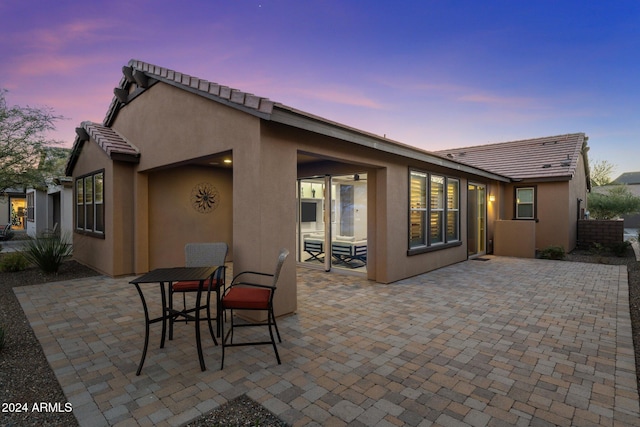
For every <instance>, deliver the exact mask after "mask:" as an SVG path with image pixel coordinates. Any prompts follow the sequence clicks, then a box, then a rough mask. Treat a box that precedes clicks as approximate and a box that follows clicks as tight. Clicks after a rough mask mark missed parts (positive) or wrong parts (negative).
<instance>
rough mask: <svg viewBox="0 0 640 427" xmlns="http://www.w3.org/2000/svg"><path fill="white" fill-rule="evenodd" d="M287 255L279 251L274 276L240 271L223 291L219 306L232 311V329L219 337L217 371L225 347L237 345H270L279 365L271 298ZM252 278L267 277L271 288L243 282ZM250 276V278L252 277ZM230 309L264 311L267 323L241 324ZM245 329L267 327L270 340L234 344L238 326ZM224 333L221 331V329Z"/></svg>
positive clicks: (276, 327)
mask: <svg viewBox="0 0 640 427" xmlns="http://www.w3.org/2000/svg"><path fill="white" fill-rule="evenodd" d="M288 255H289V251H288V250H287V249H282V250H281V251H280V254H279V255H278V263H277V264H276V268H275V272H273V273H262V272H256V271H243V272H242V273H239V274H236V275H235V277H234V278H233V281H232V282H231V285H230V286H229V287H228V288H227V289H226V291H225V292H224V294H223V296H222V299H221V302H220V305H221V308H222V310H223V311H225V312H226V310H230V311H231V328H230V329H229V331H228V332H227V333H226V335H225V336H224V337H223V338H222V361H221V363H220V369H223V368H224V353H225V348H227V347H237V346H246V345H266V344H271V345H272V346H273V351H274V352H275V353H276V359H277V360H278V365H279V364H281V362H280V355H279V354H278V348H277V347H276V341H275V338H274V335H273V330H272V327H273V328H275V330H276V334H277V336H278V341H279V342H282V339H281V338H280V331H278V325H277V324H276V316H275V315H274V313H273V296H274V294H275V291H276V285H277V283H278V278H279V277H280V271H281V270H282V265H283V264H284V261H285V260H286V259H287V256H288ZM248 276H249V278H251V279H254V280H255V279H258V278H260V277H267V278H270V279H271V284H270V285H264V284H260V283H255V282H254V281H246V280H248V279H245V277H248ZM251 276H252V277H251ZM233 310H259V311H266V312H267V320H266V322H248V321H247V322H243V323H238V324H236V322H234V317H233ZM247 326H254V327H255V326H267V327H268V328H269V336H270V338H271V339H270V340H269V341H251V342H241V343H234V342H233V330H234V328H238V327H247ZM223 330H224V328H223Z"/></svg>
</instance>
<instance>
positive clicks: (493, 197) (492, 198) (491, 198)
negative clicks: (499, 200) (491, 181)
mask: <svg viewBox="0 0 640 427" xmlns="http://www.w3.org/2000/svg"><path fill="white" fill-rule="evenodd" d="M489 201H490V202H495V201H496V196H494V195H493V194H491V195H490V196H489Z"/></svg>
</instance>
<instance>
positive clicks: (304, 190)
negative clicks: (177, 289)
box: [67, 60, 588, 314]
mask: <svg viewBox="0 0 640 427" xmlns="http://www.w3.org/2000/svg"><path fill="white" fill-rule="evenodd" d="M123 74H124V77H123V78H122V79H121V81H120V84H119V86H118V87H117V88H116V89H115V98H114V99H113V101H112V103H111V105H110V107H109V109H108V111H107V114H106V117H105V119H104V122H103V123H92V122H83V123H82V124H81V126H80V127H79V128H77V130H76V131H77V137H76V140H75V142H74V146H73V149H72V154H71V156H70V158H69V161H68V163H67V175H68V176H72V177H73V179H74V189H75V195H74V203H75V204H74V225H73V226H74V231H75V233H74V247H75V248H82V250H81V251H76V252H74V257H75V258H76V259H77V260H78V261H80V262H82V263H84V264H87V265H90V266H91V267H93V268H96V269H98V270H100V271H102V272H104V273H107V274H109V275H113V276H120V275H129V274H137V273H143V272H146V271H149V270H150V269H153V268H157V267H169V266H179V265H184V245H185V244H186V243H188V242H205V241H224V242H227V243H228V244H229V247H230V250H229V256H228V260H229V261H233V264H234V270H238V271H241V270H246V269H250V270H270V269H272V268H273V267H274V263H275V260H276V257H277V254H278V251H279V249H280V248H281V247H286V248H289V249H291V251H292V252H293V253H295V261H297V262H298V263H300V265H306V266H309V267H310V268H314V267H315V268H318V269H322V270H327V271H328V270H334V269H347V270H349V271H354V272H355V271H358V272H362V274H364V275H366V277H368V278H369V279H370V280H374V281H377V282H382V283H390V282H394V281H397V280H400V279H403V278H407V277H411V276H414V275H417V274H421V273H424V272H427V271H430V270H433V269H437V268H440V267H443V266H446V265H449V264H453V263H456V262H460V261H463V260H466V259H468V258H469V257H473V256H480V255H483V254H485V253H487V252H488V251H490V247H488V245H487V242H488V241H491V240H494V228H495V225H494V224H496V223H498V222H500V221H498V220H502V219H505V218H506V219H508V220H509V221H507V222H508V223H511V222H514V223H516V225H518V226H519V225H520V224H529V227H528V228H529V229H528V230H527V231H526V233H529V234H531V233H532V232H533V237H531V236H529V237H528V238H529V239H530V240H531V238H533V239H534V240H537V239H538V234H543V235H544V236H545V237H544V238H541V240H540V242H541V244H543V245H546V244H547V243H549V244H550V243H556V244H563V245H566V247H567V248H568V249H569V248H571V245H572V244H574V243H575V230H574V229H573V228H572V227H573V226H574V225H575V216H576V211H578V210H579V209H580V207H581V206H583V205H579V204H578V202H577V199H578V198H582V199H583V200H586V188H587V182H588V180H587V179H586V169H585V164H586V163H585V159H584V154H585V153H586V137H585V136H584V135H583V134H574V135H568V136H561V137H555V138H550V139H548V141H547V140H546V139H544V140H538V141H539V142H538V145H536V146H534V147H532V150H533V151H534V152H536V153H537V152H540V153H545V154H544V157H545V160H544V162H545V163H544V164H546V162H550V163H551V164H552V166H551V167H549V168H546V167H543V165H544V164H542V165H539V168H540V169H541V170H542V171H543V172H551V171H552V170H555V169H556V168H558V169H560V170H562V171H563V175H562V177H560V176H557V175H556V174H553V175H552V174H549V175H548V176H545V175H541V176H540V177H536V179H535V180H530V178H529V176H528V175H527V176H522V175H520V174H519V172H518V171H517V170H505V171H500V170H497V169H493V170H491V169H489V166H491V165H480V166H477V165H473V164H472V163H470V162H468V161H467V158H465V157H464V156H459V155H456V154H455V153H451V157H447V156H446V155H444V156H443V155H438V154H434V153H430V152H427V151H424V150H420V149H417V148H415V147H411V146H408V145H404V144H401V143H398V142H395V141H391V140H389V139H386V138H384V137H382V136H378V135H373V134H370V133H367V132H364V131H361V130H358V129H354V128H350V127H348V126H345V125H342V124H340V123H336V122H332V121H329V120H326V119H323V118H320V117H317V116H314V115H312V114H309V113H306V112H303V111H299V110H296V109H294V108H291V107H288V106H285V105H282V104H279V103H275V102H273V101H271V100H269V99H266V98H262V97H259V96H255V95H252V94H249V93H245V92H241V91H239V90H236V89H231V88H229V87H226V86H221V85H219V84H217V83H212V82H209V81H207V80H203V79H199V78H196V77H192V76H189V75H186V74H182V73H179V72H176V71H173V70H169V69H166V68H162V67H158V66H155V65H151V64H148V63H144V62H141V61H136V60H132V61H130V62H129V64H128V66H126V67H123ZM545 141H547V142H548V143H543V142H545ZM558 146H562V147H565V146H566V147H567V148H566V150H565V149H564V148H563V150H562V151H561V152H560V151H558V152H556V151H555V149H556V148H557V147H558ZM569 146H571V147H572V148H571V149H569ZM551 152H553V153H554V156H551V155H550V153H551ZM565 152H566V153H565ZM547 153H548V154H549V156H547V155H546V154H547ZM458 154H459V153H458ZM521 154H522V155H525V156H526V155H527V153H521ZM556 154H557V155H559V156H562V158H557V157H556V156H555V155H556ZM567 154H568V155H569V158H567ZM547 157H548V158H547ZM552 157H553V158H552ZM469 158H470V157H469ZM527 160H528V161H529V162H530V163H533V159H532V158H531V157H529V158H528V159H527ZM498 161H501V160H500V158H498ZM565 163H568V165H566V166H565V165H564V164H565ZM510 174H511V175H513V176H510ZM531 176H533V175H531ZM528 189H533V191H532V192H531V191H527V190H528ZM516 193H518V195H519V197H520V201H519V202H516V201H515V194H516ZM527 197H528V199H527ZM550 204H552V205H553V206H554V208H550V207H549V206H550ZM512 207H513V208H512ZM513 209H516V212H517V213H516V214H515V216H516V217H518V218H519V220H518V221H511V220H512V219H513V217H514V215H512V211H513ZM550 211H552V212H553V213H549V212H550ZM507 212H509V214H508V215H507ZM571 212H573V215H570V214H571ZM535 221H538V222H537V223H536V222H535ZM532 224H533V225H532ZM548 229H551V233H555V236H557V239H551V238H550V237H547V234H548V233H550V232H549V231H548ZM516 230H517V228H516ZM531 230H533V231H531ZM524 233H525V232H523V235H518V234H515V235H508V236H503V239H505V240H507V239H508V240H510V241H513V242H516V243H517V242H519V241H520V240H521V239H522V238H523V237H527V236H525V235H524ZM503 246H504V245H503ZM507 246H508V245H507ZM516 246H517V245H516ZM516 249H517V252H516V254H519V253H520V248H517V247H516ZM534 249H535V248H534ZM529 255H530V256H533V254H529ZM294 267H295V265H294V263H292V262H287V263H286V264H285V268H284V269H283V271H282V274H281V283H280V285H279V291H278V293H277V294H276V295H277V296H276V313H277V314H284V313H290V312H293V311H295V310H296V274H295V268H294Z"/></svg>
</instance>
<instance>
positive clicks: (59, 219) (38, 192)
mask: <svg viewBox="0 0 640 427" xmlns="http://www.w3.org/2000/svg"><path fill="white" fill-rule="evenodd" d="M26 200H27V205H26V215H25V224H26V227H25V228H26V230H27V234H28V235H29V236H31V237H37V236H40V235H42V234H44V233H52V232H54V231H55V233H56V234H59V235H61V236H66V235H69V236H71V235H72V233H73V206H74V202H73V180H72V179H71V178H69V177H64V178H58V179H55V180H53V181H52V182H51V183H50V184H48V185H47V187H46V188H44V189H35V188H29V189H27V193H26Z"/></svg>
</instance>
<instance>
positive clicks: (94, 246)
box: [73, 142, 122, 275]
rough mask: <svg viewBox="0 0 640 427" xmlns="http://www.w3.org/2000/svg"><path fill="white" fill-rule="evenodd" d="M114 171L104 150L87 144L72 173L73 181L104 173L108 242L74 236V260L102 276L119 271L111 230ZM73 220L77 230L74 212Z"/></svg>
mask: <svg viewBox="0 0 640 427" xmlns="http://www.w3.org/2000/svg"><path fill="white" fill-rule="evenodd" d="M113 169H114V164H113V162H111V160H110V159H109V158H108V157H107V155H106V153H105V152H104V151H103V150H101V149H100V148H99V147H98V146H97V145H96V144H95V143H93V142H85V143H84V146H83V147H82V156H80V157H79V158H78V161H77V163H76V166H75V168H74V171H73V173H74V178H76V177H79V176H82V175H86V174H89V173H93V172H96V171H99V170H104V175H105V185H104V192H105V194H104V206H105V238H99V237H95V236H89V235H85V234H80V233H77V232H74V235H73V258H74V259H75V260H77V261H78V262H80V263H82V264H86V265H89V266H91V267H92V268H94V269H96V270H98V271H100V272H102V273H106V274H110V275H117V273H116V271H115V270H114V269H113V258H114V246H113V245H114V234H113V231H112V230H113V229H114V228H113V219H112V218H113V215H112V214H111V213H110V211H111V210H112V209H114V197H113V188H114V184H113V183H112V180H113V177H114V174H113ZM74 185H75V183H74ZM118 201H119V202H120V201H122V198H118ZM74 203H75V199H74ZM116 209H117V208H116ZM73 217H74V230H75V217H76V212H75V209H74V214H73Z"/></svg>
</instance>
